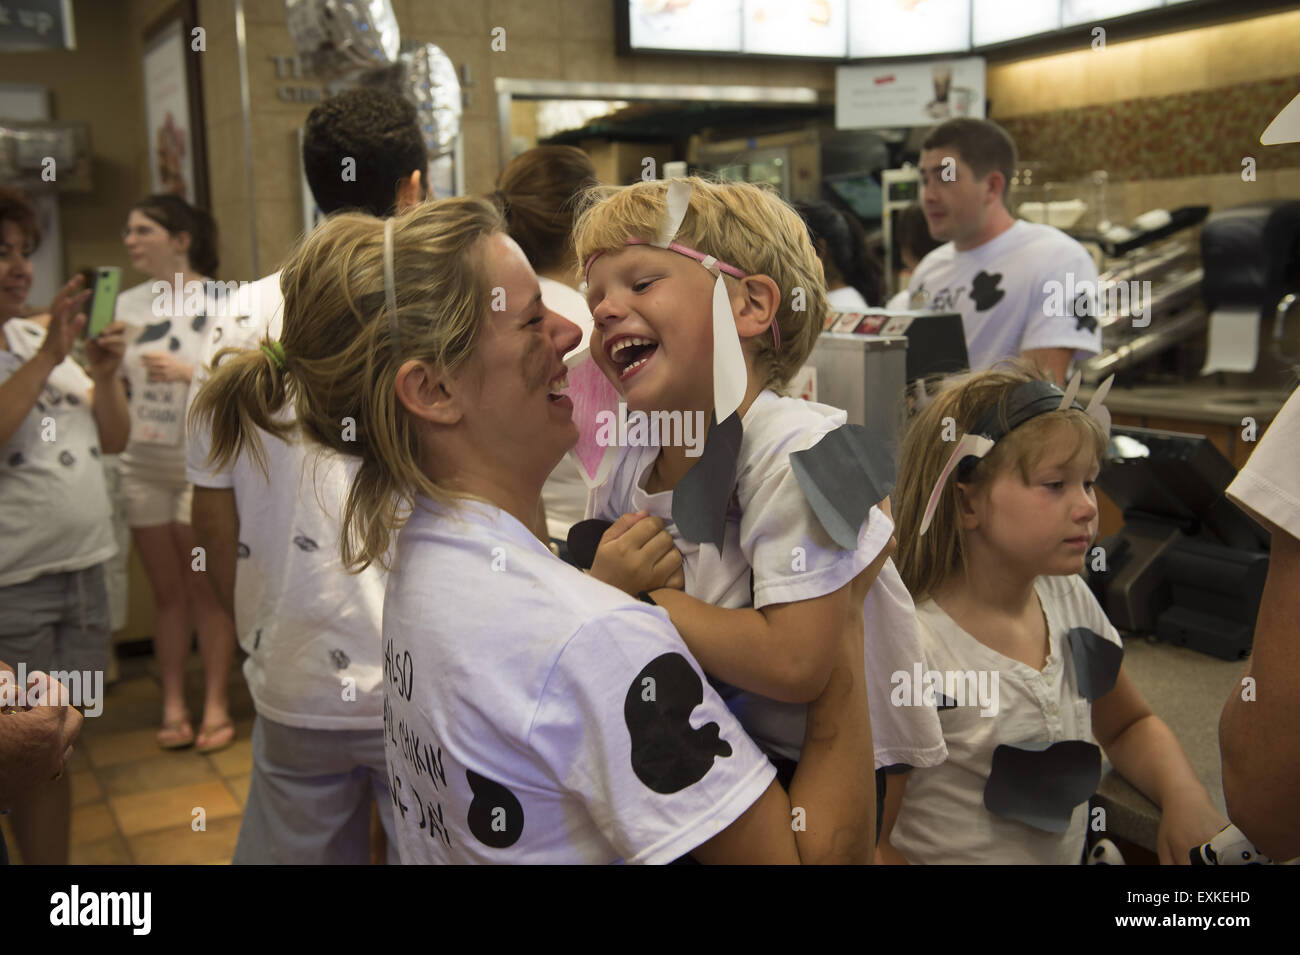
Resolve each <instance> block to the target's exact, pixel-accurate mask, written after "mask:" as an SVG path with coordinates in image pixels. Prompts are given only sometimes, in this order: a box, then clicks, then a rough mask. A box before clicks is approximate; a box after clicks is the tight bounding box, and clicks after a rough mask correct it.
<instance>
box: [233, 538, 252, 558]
mask: <svg viewBox="0 0 1300 955" xmlns="http://www.w3.org/2000/svg"><path fill="white" fill-rule="evenodd" d="M236 553H237V554H238V555H239V557H247V556H248V555H249V554H251V553H252V551H250V550H249V549H248V545H247V544H245V543H244V542H243V541H240V542H239V547H238V549H237V550H236Z"/></svg>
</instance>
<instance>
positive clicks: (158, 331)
mask: <svg viewBox="0 0 1300 955" xmlns="http://www.w3.org/2000/svg"><path fill="white" fill-rule="evenodd" d="M171 330H172V323H171V322H170V321H167V322H154V323H153V324H152V325H146V326H145V327H144V331H142V332H141V333H140V337H139V338H137V339H136V340H135V343H136V344H137V345H143V344H145V343H146V342H156V341H158V340H159V339H161V338H165V337H167V333H168V332H170V331H171Z"/></svg>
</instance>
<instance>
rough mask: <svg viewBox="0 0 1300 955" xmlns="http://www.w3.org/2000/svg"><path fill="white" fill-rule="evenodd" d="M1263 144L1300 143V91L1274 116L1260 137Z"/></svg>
mask: <svg viewBox="0 0 1300 955" xmlns="http://www.w3.org/2000/svg"><path fill="white" fill-rule="evenodd" d="M1259 142H1260V145H1262V146H1278V145H1281V144H1282V143H1300V93H1297V94H1296V95H1295V98H1294V99H1293V100H1291V102H1289V103H1287V104H1286V105H1285V106H1283V107H1282V112H1280V113H1278V114H1277V116H1275V117H1273V122H1271V123H1269V124H1268V129H1266V130H1264V133H1263V135H1262V136H1260V137H1259Z"/></svg>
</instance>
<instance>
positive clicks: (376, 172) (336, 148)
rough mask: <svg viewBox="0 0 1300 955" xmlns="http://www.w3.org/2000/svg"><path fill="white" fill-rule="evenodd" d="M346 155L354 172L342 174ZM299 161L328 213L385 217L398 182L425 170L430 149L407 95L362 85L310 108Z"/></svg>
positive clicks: (391, 207) (394, 199)
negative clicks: (350, 211)
mask: <svg viewBox="0 0 1300 955" xmlns="http://www.w3.org/2000/svg"><path fill="white" fill-rule="evenodd" d="M349 159H351V160H352V161H353V162H352V163H351V164H349V165H350V166H351V167H352V168H351V173H352V174H351V175H346V176H345V175H344V173H345V172H347V171H348V165H345V161H346V160H349ZM302 164H303V168H304V169H305V170H306V173H307V184H308V185H309V186H310V187H311V193H312V196H314V197H315V199H316V205H318V206H320V209H321V211H322V212H324V213H325V214H326V215H329V214H331V213H334V212H338V211H339V210H340V209H356V210H359V211H361V212H368V213H369V214H370V215H372V216H379V217H380V218H383V217H385V216H389V215H392V214H393V211H394V208H395V207H396V205H397V186H398V183H399V182H400V181H401V180H402V179H404V178H406V177H407V176H409V175H410V174H411V173H412V172H414V171H415V170H417V169H418V170H419V171H420V174H421V175H422V176H423V175H426V170H427V168H428V165H429V153H428V150H427V149H426V148H425V145H424V138H423V137H422V136H421V134H420V124H419V120H418V118H417V116H416V112H415V106H414V105H412V104H411V102H410V101H409V100H407V99H405V98H404V97H402V96H401V95H400V94H398V93H396V92H393V91H392V90H388V89H381V88H378V87H362V88H359V89H351V90H344V91H343V92H341V93H336V94H335V95H334V96H331V97H330V98H329V99H327V100H325V102H323V103H321V104H320V105H319V106H317V107H316V108H315V109H313V110H312V111H311V113H310V114H309V115H308V117H307V127H306V132H305V134H304V136H303V143H302Z"/></svg>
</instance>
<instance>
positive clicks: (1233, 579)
mask: <svg viewBox="0 0 1300 955" xmlns="http://www.w3.org/2000/svg"><path fill="white" fill-rule="evenodd" d="M1109 457H1110V460H1109V462H1108V463H1107V464H1106V466H1105V467H1104V468H1103V469H1102V471H1101V473H1100V474H1099V475H1098V478H1097V485H1098V487H1100V488H1101V490H1103V491H1105V492H1106V494H1107V496H1109V497H1110V499H1111V500H1112V501H1114V502H1115V504H1116V505H1118V506H1119V508H1120V509H1121V510H1122V511H1123V514H1124V527H1123V529H1122V530H1121V531H1120V532H1119V533H1118V534H1115V535H1113V536H1111V537H1107V538H1104V539H1102V540H1099V541H1098V542H1097V544H1096V548H1100V550H1098V549H1096V548H1094V550H1093V551H1092V552H1091V554H1090V555H1089V560H1088V561H1087V569H1086V575H1087V578H1088V584H1089V586H1090V587H1091V588H1092V591H1093V593H1094V594H1095V595H1096V597H1097V600H1098V601H1099V602H1100V603H1101V605H1102V608H1103V609H1104V610H1105V611H1106V615H1107V616H1108V617H1109V618H1110V620H1111V623H1113V624H1114V625H1115V627H1116V629H1118V630H1120V631H1121V632H1124V633H1127V634H1131V635H1145V636H1153V637H1155V638H1156V639H1157V640H1159V641H1162V642H1167V643H1173V644H1176V645H1179V646H1186V647H1189V648H1191V649H1194V650H1199V651H1201V652H1203V653H1208V654H1210V655H1211V656H1215V657H1219V658H1220V659H1224V660H1236V659H1239V658H1241V657H1244V656H1245V655H1246V654H1247V653H1249V652H1250V646H1251V641H1252V639H1253V637H1254V632H1255V617H1256V615H1257V614H1258V612H1259V601H1260V597H1261V596H1262V594H1263V590H1264V578H1265V577H1266V576H1267V575H1268V546H1269V537H1268V533H1267V532H1266V531H1265V530H1264V529H1263V528H1262V527H1260V526H1259V525H1258V524H1257V523H1256V522H1255V521H1254V520H1252V519H1251V518H1250V517H1249V516H1248V515H1247V514H1246V513H1245V512H1244V511H1242V510H1241V509H1240V508H1238V507H1237V506H1236V505H1235V504H1233V503H1232V501H1230V500H1229V499H1228V498H1227V497H1226V496H1225V495H1224V491H1225V490H1226V489H1227V487H1228V485H1229V484H1230V483H1231V482H1232V479H1233V478H1234V477H1235V476H1236V472H1235V470H1234V469H1233V467H1232V465H1231V464H1230V463H1229V462H1228V460H1227V459H1226V458H1224V456H1223V455H1222V454H1220V453H1219V451H1218V449H1217V448H1215V447H1214V445H1213V444H1212V443H1211V442H1210V440H1209V439H1208V438H1206V437H1205V436H1203V435H1193V434H1181V433H1179V432H1175V431H1159V430H1154V429H1150V428H1136V427H1121V426H1115V427H1113V428H1112V429H1111V443H1110V455H1109Z"/></svg>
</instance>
